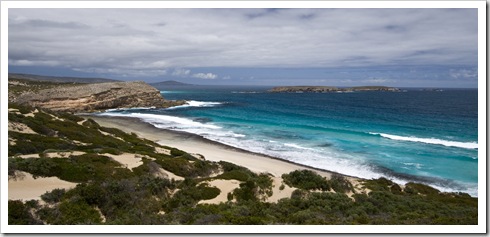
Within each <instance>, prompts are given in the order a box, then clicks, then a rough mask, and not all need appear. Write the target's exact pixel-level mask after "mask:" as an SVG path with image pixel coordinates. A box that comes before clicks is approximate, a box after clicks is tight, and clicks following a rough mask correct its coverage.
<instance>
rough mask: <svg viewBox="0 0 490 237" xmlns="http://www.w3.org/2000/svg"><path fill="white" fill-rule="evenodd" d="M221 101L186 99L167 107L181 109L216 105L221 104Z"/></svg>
mask: <svg viewBox="0 0 490 237" xmlns="http://www.w3.org/2000/svg"><path fill="white" fill-rule="evenodd" d="M221 104H223V103H221V102H209V101H196V100H188V101H186V103H185V104H184V105H178V106H173V107H170V108H168V109H181V108H189V107H213V106H217V105H221Z"/></svg>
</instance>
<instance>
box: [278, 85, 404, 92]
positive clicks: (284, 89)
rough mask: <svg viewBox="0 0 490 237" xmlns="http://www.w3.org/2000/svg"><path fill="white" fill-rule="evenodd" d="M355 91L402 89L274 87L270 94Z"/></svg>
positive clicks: (376, 87) (394, 90)
mask: <svg viewBox="0 0 490 237" xmlns="http://www.w3.org/2000/svg"><path fill="white" fill-rule="evenodd" d="M354 91H390V92H397V91H400V89H398V88H395V87H387V86H356V87H348V88H338V87H333V86H281V87H274V88H272V89H270V90H269V92H276V93H281V92H282V93H303V92H309V93H326V92H354Z"/></svg>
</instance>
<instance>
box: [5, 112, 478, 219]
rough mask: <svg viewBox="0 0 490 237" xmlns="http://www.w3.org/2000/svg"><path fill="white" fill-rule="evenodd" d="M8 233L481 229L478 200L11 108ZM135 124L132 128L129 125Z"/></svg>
mask: <svg viewBox="0 0 490 237" xmlns="http://www.w3.org/2000/svg"><path fill="white" fill-rule="evenodd" d="M8 111H9V112H8V118H9V119H8V125H9V126H8V130H9V131H8V143H9V146H8V177H9V187H8V188H9V192H8V194H9V201H8V223H9V224H11V225H16V224H69V225H71V224H98V225H99V224H112V225H114V224H125V225H132V224H138V225H147V224H200V225H202V224H237V225H238V224H477V220H478V206H477V203H478V199H477V198H473V197H470V196H469V195H467V194H463V193H442V192H439V191H438V190H436V189H434V188H431V187H429V186H426V185H422V184H418V183H408V184H406V185H405V186H400V185H397V184H395V183H393V182H391V181H390V180H387V179H384V178H380V179H375V180H361V179H355V180H353V179H350V178H347V177H345V176H342V175H337V174H332V175H331V176H330V177H328V178H326V177H323V176H320V175H318V174H317V173H316V172H315V171H312V170H308V169H299V170H296V171H293V172H290V173H284V174H282V175H279V176H274V175H271V174H268V173H255V172H252V171H251V170H249V169H247V168H246V167H242V166H238V165H235V164H233V163H229V162H226V161H219V162H216V161H209V160H207V159H206V157H203V156H202V155H200V154H190V153H187V152H185V151H182V150H178V149H175V148H172V147H168V146H165V145H161V144H159V143H156V142H154V141H151V140H147V139H144V138H141V137H139V136H138V135H136V134H135V133H126V132H123V131H121V130H119V129H115V128H110V127H104V126H101V125H99V124H98V123H97V122H95V121H94V120H93V119H91V118H90V117H79V116H75V115H73V114H70V113H64V112H54V111H50V110H46V109H42V108H33V107H30V106H22V105H19V104H15V103H9V108H8ZM127 123H131V121H129V120H128V121H127Z"/></svg>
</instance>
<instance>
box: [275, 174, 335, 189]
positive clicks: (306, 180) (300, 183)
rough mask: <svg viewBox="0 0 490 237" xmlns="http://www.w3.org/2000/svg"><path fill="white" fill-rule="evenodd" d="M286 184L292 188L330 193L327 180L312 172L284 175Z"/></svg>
mask: <svg viewBox="0 0 490 237" xmlns="http://www.w3.org/2000/svg"><path fill="white" fill-rule="evenodd" d="M282 178H283V179H284V182H285V183H286V184H287V185H289V186H292V187H296V188H301V189H305V190H322V191H329V190H330V185H329V183H328V182H327V180H326V179H325V178H324V177H322V176H320V175H318V174H317V173H315V172H313V171H311V170H295V171H293V172H290V173H289V174H283V175H282Z"/></svg>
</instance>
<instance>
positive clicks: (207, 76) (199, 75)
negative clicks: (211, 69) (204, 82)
mask: <svg viewBox="0 0 490 237" xmlns="http://www.w3.org/2000/svg"><path fill="white" fill-rule="evenodd" d="M192 77H194V78H199V79H211V80H212V79H216V78H218V75H216V74H213V73H202V72H200V73H196V74H192Z"/></svg>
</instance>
